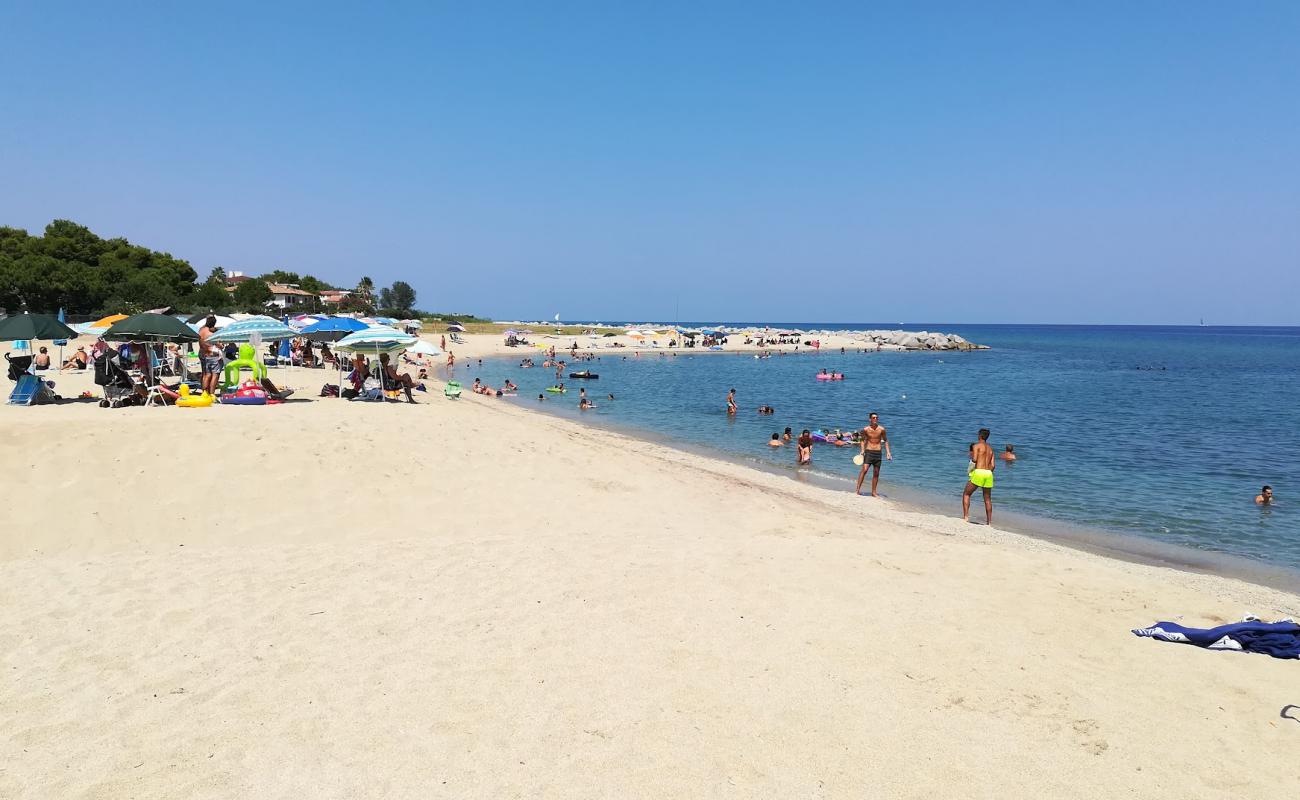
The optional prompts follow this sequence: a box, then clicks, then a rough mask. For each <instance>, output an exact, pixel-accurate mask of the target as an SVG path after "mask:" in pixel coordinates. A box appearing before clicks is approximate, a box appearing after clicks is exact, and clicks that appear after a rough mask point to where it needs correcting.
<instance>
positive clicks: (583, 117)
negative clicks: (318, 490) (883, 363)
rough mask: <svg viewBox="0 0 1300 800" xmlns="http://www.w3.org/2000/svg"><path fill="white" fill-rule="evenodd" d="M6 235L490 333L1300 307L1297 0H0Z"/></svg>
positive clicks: (0, 146) (1098, 318) (1254, 318)
mask: <svg viewBox="0 0 1300 800" xmlns="http://www.w3.org/2000/svg"><path fill="white" fill-rule="evenodd" d="M3 18H4V21H5V27H6V28H7V29H8V34H7V35H6V37H5V39H6V46H5V47H4V48H0V107H2V108H3V111H2V112H0V185H2V186H3V188H2V189H0V224H9V225H17V226H20V227H25V228H28V229H30V230H39V229H40V228H42V227H43V226H44V225H45V224H46V223H47V222H48V221H49V220H51V219H53V218H70V219H74V220H76V221H78V222H81V223H83V224H86V225H89V226H90V227H91V228H92V229H94V230H95V231H96V232H98V233H100V234H101V235H122V236H127V237H128V238H130V239H132V240H134V241H138V242H139V243H141V244H146V245H149V246H151V247H154V248H156V249H164V250H168V251H170V252H172V253H174V254H176V255H178V256H180V257H183V258H187V259H189V260H190V262H191V263H192V264H194V266H195V267H196V268H197V269H198V270H199V271H200V273H201V274H206V272H207V270H208V269H210V268H211V267H212V266H214V265H218V264H220V265H222V266H224V267H226V268H227V269H242V270H245V271H248V272H252V273H256V272H258V271H261V270H269V269H273V268H276V267H281V268H284V269H290V270H294V271H299V272H311V273H314V274H316V275H318V276H320V277H322V278H325V279H327V280H334V281H337V282H344V283H352V282H354V281H355V280H356V278H357V277H359V276H360V275H362V274H367V275H370V276H371V277H373V278H374V279H375V280H376V282H377V283H380V284H387V283H389V282H391V281H393V280H398V279H404V280H407V281H409V282H410V283H411V284H412V285H414V286H415V287H416V289H417V291H418V292H419V300H420V302H419V305H420V306H421V307H424V308H429V309H439V310H460V311H470V312H477V313H480V314H488V315H494V316H497V317H501V318H517V317H524V318H535V317H542V316H545V317H549V316H551V315H553V314H555V313H560V314H561V315H562V316H563V317H564V318H566V319H601V320H642V319H645V320H666V319H671V318H672V317H673V315H674V314H675V313H678V311H677V309H680V312H679V313H680V315H681V318H682V319H705V320H708V319H719V320H721V319H736V320H739V319H744V320H813V319H817V320H822V321H827V322H835V321H860V320H865V321H876V320H885V321H897V320H909V319H912V320H941V321H942V320H947V321H954V322H1076V323H1110V322H1114V323H1139V322H1152V323H1194V322H1196V321H1197V320H1198V319H1200V318H1202V317H1204V318H1205V319H1206V321H1207V322H1211V323H1223V324H1230V323H1241V324H1300V310H1298V306H1300V304H1298V303H1297V301H1296V298H1297V297H1300V146H1298V145H1300V48H1298V47H1297V46H1296V42H1297V41H1300V3H1296V2H1291V1H1290V0H1288V1H1287V2H1251V3H1237V4H1223V3H1186V2H1141V3H1132V2H1122V3H1050V2H1035V3H1023V4H1019V3H998V2H992V3H973V2H970V3H919V4H912V3H889V4H865V3H846V4H843V5H839V4H810V3H803V4H794V3H786V4H776V3H763V2H744V3H680V4H678V3H667V2H654V3H648V2H647V3H590V4H578V3H564V2H559V3H519V4H495V3H458V4H438V5H435V4H429V3H411V4H393V3H381V4H372V5H362V4H347V5H338V6H331V5H330V4H328V3H302V4H294V5H289V4H276V7H275V8H274V9H271V10H267V8H265V7H263V6H261V5H260V4H249V5H246V6H239V5H237V4H234V3H215V4H202V5H200V4H193V3H179V4H157V5H155V6H149V5H145V4H139V3H127V4H121V5H119V4H103V3H94V4H86V5H76V4H66V3H48V4H47V3H39V4H38V3H26V2H23V3H17V4H15V3H12V2H10V3H6V4H5V7H4V11H3Z"/></svg>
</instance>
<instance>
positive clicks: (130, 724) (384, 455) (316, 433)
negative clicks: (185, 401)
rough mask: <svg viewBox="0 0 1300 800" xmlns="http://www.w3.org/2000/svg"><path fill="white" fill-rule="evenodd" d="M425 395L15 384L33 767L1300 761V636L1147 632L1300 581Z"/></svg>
mask: <svg viewBox="0 0 1300 800" xmlns="http://www.w3.org/2000/svg"><path fill="white" fill-rule="evenodd" d="M431 338H435V340H436V337H431ZM474 339H475V342H476V344H475V345H472V346H467V347H465V352H464V353H463V356H464V357H471V356H472V357H478V354H480V353H481V354H483V355H489V354H491V353H492V352H495V349H494V348H495V346H494V345H493V344H492V341H495V340H498V337H483V338H482V341H481V342H479V341H478V339H479V337H474ZM480 345H481V347H482V349H481V350H478V349H476V347H478V346H480ZM275 377H276V379H277V380H282V382H289V383H291V384H296V385H298V386H299V387H301V388H303V390H304V391H303V394H309V395H310V394H314V393H315V391H314V390H315V389H319V385H320V384H321V383H323V382H324V380H325V376H324V373H322V372H320V371H312V370H301V369H300V370H291V371H288V372H287V373H286V372H283V371H277V372H276V373H275ZM58 380H59V382H60V387H59V388H60V390H61V391H63V393H64V394H65V395H69V394H75V390H79V383H78V382H79V381H84V382H86V384H87V388H89V379H88V377H87V376H77V377H63V378H59V379H58ZM431 388H432V386H431ZM418 397H419V399H421V400H422V401H423V402H421V403H420V404H418V405H414V406H412V405H407V404H393V405H375V404H364V405H363V404H356V403H348V402H344V401H340V400H333V399H331V400H316V399H310V400H303V401H301V402H294V403H287V404H285V405H282V406H279V407H260V408H259V407H243V408H209V409H172V408H167V409H159V408H149V409H123V410H116V411H109V410H104V409H100V408H98V407H96V406H95V405H94V404H93V403H71V404H63V405H58V406H44V407H37V408H14V407H0V432H2V433H0V448H3V456H4V462H3V463H5V464H7V465H9V466H10V467H11V469H10V471H9V475H8V477H7V481H8V492H7V497H8V499H9V502H8V503H6V504H5V507H4V510H3V511H0V523H2V526H0V527H2V529H3V531H4V534H3V536H0V570H2V574H3V581H0V608H2V609H3V614H2V616H0V643H3V646H2V647H0V654H2V657H0V668H2V669H3V671H4V674H5V678H6V679H5V681H4V682H3V684H2V685H0V742H3V748H4V749H3V758H2V759H0V796H3V797H15V798H128V797H130V798H154V797H158V798H161V797H202V798H220V797H261V798H275V797H286V798H287V797H314V798H347V797H645V798H662V797H844V798H850V797H853V798H856V797H888V798H894V797H897V798H911V797H917V798H920V797H990V798H991V797H1059V798H1067V797H1080V798H1082V797H1088V798H1094V797H1117V796H1134V797H1148V798H1150V797H1179V798H1187V797H1207V798H1208V797H1227V796H1238V797H1269V796H1282V795H1284V794H1286V793H1287V792H1289V791H1292V790H1293V789H1294V787H1295V774H1296V771H1295V767H1294V761H1295V754H1296V753H1297V752H1300V749H1298V748H1300V723H1298V722H1296V721H1295V720H1294V719H1291V718H1287V717H1284V716H1282V712H1283V709H1284V708H1285V707H1286V706H1288V705H1289V704H1293V703H1300V689H1298V688H1297V687H1300V681H1297V679H1296V677H1295V664H1294V663H1293V662H1286V661H1279V660H1275V659H1270V658H1267V657H1264V656H1258V655H1242V654H1231V653H1215V652H1205V651H1201V650H1197V649H1195V648H1191V647H1185V646H1179V645H1173V644H1165V643H1157V642H1153V641H1150V640H1145V639H1138V638H1136V637H1134V636H1133V635H1132V634H1131V633H1130V632H1129V631H1130V629H1131V628H1134V627H1143V626H1146V625H1149V624H1151V623H1152V622H1154V621H1156V620H1163V619H1169V620H1176V621H1181V622H1183V623H1185V624H1189V625H1213V624H1221V623H1224V622H1227V621H1232V620H1235V619H1238V618H1240V617H1241V616H1242V615H1244V614H1247V613H1252V614H1257V615H1259V616H1261V617H1266V618H1275V617H1282V616H1292V615H1297V614H1300V598H1298V597H1296V596H1294V595H1290V594H1286V593H1283V592H1279V591H1275V590H1271V589H1266V588H1262V587H1259V586H1254V585H1251V584H1248V583H1244V582H1241V581H1237V580H1231V579H1227V578H1222V577H1215V576H1207V575H1196V574H1191V573H1185V572H1179V571H1176V570H1171V569H1165V568H1159V567H1153V566H1146V565H1141V564H1134V563H1128V562H1124V561H1118V560H1112V559H1108V558H1104V557H1101V556H1097V555H1093V554H1089V553H1084V552H1079V551H1076V550H1071V549H1067V548H1065V547H1062V546H1059V545H1056V544H1052V543H1048V542H1044V541H1041V540H1037V539H1034V538H1030V537H1025V536H1021V535H1017V534H1012V533H1006V532H1001V531H998V530H996V529H989V528H986V527H983V526H976V525H964V524H962V523H961V522H960V521H959V520H957V519H953V518H947V517H942V516H936V515H927V514H919V513H915V512H911V511H907V510H903V509H900V508H898V507H895V506H893V505H891V504H890V503H889V502H888V501H871V500H868V499H865V498H855V497H853V496H852V495H850V494H847V493H837V492H831V491H827V490H825V489H820V488H817V487H814V486H809V485H804V484H800V483H797V482H795V481H792V480H789V479H788V478H783V477H780V476H776V475H770V474H767V473H763V472H759V471H755V470H751V469H747V468H745V467H742V466H738V465H734V464H730V463H726V462H723V461H716V460H712V459H708V458H703V457H700V456H697V455H693V454H688V453H684V452H681V451H677V450H673V449H669V448H666V447H662V446H659V445H654V444H648V443H646V442H642V441H639V440H636V439H631V438H627V437H624V436H620V435H617V434H609V433H604V432H602V433H600V434H599V435H593V432H592V431H591V430H590V429H588V428H584V427H582V426H580V425H577V424H574V423H571V422H568V421H565V420H562V419H556V418H552V417H549V416H545V415H542V414H538V413H535V412H532V411H529V410H527V409H526V408H523V407H518V406H516V405H515V404H514V403H512V402H511V401H505V400H497V399H494V398H484V397H478V396H473V395H469V394H467V395H466V396H465V397H463V398H462V399H461V400H460V401H456V402H453V401H448V400H445V399H444V398H443V397H442V396H441V394H439V393H436V392H435V391H431V392H430V393H428V394H425V395H418ZM1292 716H1296V713H1295V712H1294V711H1293V712H1292Z"/></svg>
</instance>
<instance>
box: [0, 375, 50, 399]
mask: <svg viewBox="0 0 1300 800" xmlns="http://www.w3.org/2000/svg"><path fill="white" fill-rule="evenodd" d="M56 399H57V398H56V397H55V396H54V390H53V389H51V388H50V387H49V384H47V383H46V382H45V381H43V380H41V379H40V378H38V377H36V376H35V375H22V376H20V377H19V378H18V383H17V384H16V385H15V386H14V390H13V391H12V392H10V393H9V405H11V406H35V405H40V404H41V403H53V402H54V401H55V400H56Z"/></svg>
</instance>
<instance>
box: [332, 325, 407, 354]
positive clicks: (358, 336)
mask: <svg viewBox="0 0 1300 800" xmlns="http://www.w3.org/2000/svg"><path fill="white" fill-rule="evenodd" d="M417 341H419V338H418V337H415V336H412V335H410V334H409V333H402V332H401V331H399V330H397V329H395V328H387V327H384V326H382V325H381V326H376V327H373V328H366V329H365V330H363V331H357V332H356V333H350V334H348V335H347V336H344V337H343V338H342V339H339V341H338V344H336V345H334V347H335V348H336V349H338V350H351V351H352V352H354V353H370V354H372V355H377V354H379V353H396V352H397V351H399V350H405V349H406V348H408V347H410V346H411V345H413V344H415V343H416V342H417Z"/></svg>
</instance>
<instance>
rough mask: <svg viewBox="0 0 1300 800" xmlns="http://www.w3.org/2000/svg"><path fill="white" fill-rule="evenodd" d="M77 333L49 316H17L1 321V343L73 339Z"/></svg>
mask: <svg viewBox="0 0 1300 800" xmlns="http://www.w3.org/2000/svg"><path fill="white" fill-rule="evenodd" d="M76 336H77V332H76V331H74V330H73V329H72V328H69V327H68V326H67V325H64V324H63V323H62V322H60V321H59V320H57V319H55V318H54V317H51V316H50V315H48V314H15V315H13V316H12V317H5V318H4V319H2V320H0V342H16V341H24V340H27V339H40V340H42V341H47V340H48V341H53V340H55V339H73V338H76Z"/></svg>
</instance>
